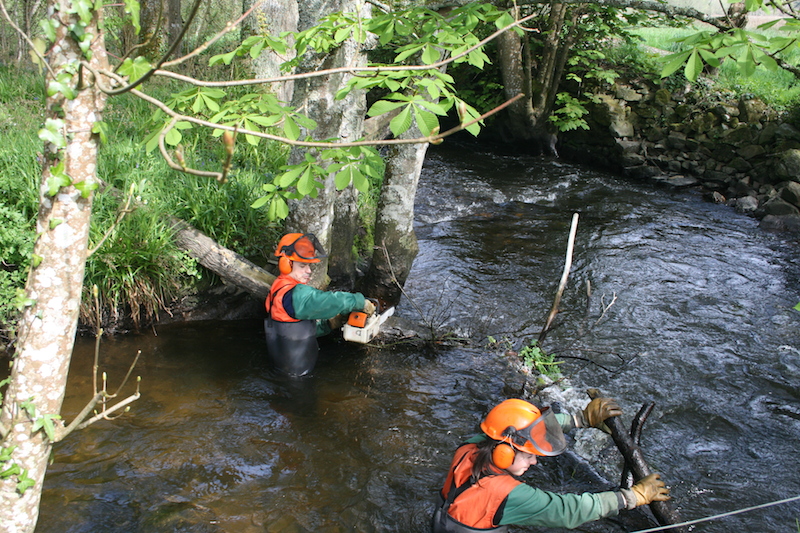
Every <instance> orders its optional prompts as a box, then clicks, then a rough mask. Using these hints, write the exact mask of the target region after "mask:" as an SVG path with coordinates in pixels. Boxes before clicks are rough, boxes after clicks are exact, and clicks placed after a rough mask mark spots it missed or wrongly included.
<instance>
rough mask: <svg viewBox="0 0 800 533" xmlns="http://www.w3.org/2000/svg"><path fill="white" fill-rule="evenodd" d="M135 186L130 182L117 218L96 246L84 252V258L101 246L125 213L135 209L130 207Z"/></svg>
mask: <svg viewBox="0 0 800 533" xmlns="http://www.w3.org/2000/svg"><path fill="white" fill-rule="evenodd" d="M135 188H136V185H135V184H132V185H131V188H130V190H129V191H128V196H127V198H126V201H125V207H123V208H122V209H120V211H119V213H118V214H117V219H116V220H115V221H114V223H113V224H111V226H110V227H109V228H108V230H107V231H106V232H105V234H104V235H103V238H101V239H100V242H98V243H97V246H95V247H94V248H92V249H91V250H89V251H88V252H87V254H86V258H87V259H88V258H89V257H91V255H92V254H93V253H95V252H96V251H97V250H99V249H100V247H101V246H103V243H104V242H106V239H108V237H109V236H110V235H111V233H112V232H113V231H114V229H115V228H116V227H117V225H118V224H119V223H120V222H122V219H123V218H125V215H127V214H128V213H132V212H134V211H135V210H136V208H135V207H134V208H133V209H131V203H132V202H133V192H134V189H135Z"/></svg>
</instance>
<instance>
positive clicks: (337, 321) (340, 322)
mask: <svg viewBox="0 0 800 533" xmlns="http://www.w3.org/2000/svg"><path fill="white" fill-rule="evenodd" d="M348 316H349V315H348V314H346V313H345V314H342V315H336V316H335V317H333V318H329V319H328V325H329V326H330V327H331V330H334V329H339V328H340V327H342V326H344V323H345V322H347V317H348Z"/></svg>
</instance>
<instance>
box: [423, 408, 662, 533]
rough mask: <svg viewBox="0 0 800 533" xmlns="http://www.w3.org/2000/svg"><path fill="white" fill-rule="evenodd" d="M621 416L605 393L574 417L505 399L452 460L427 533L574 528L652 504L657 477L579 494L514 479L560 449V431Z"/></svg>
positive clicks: (658, 494) (656, 498)
mask: <svg viewBox="0 0 800 533" xmlns="http://www.w3.org/2000/svg"><path fill="white" fill-rule="evenodd" d="M621 414H622V411H621V410H620V408H619V406H618V405H617V403H616V402H615V401H614V400H611V399H609V398H596V399H594V400H592V401H591V402H590V403H589V405H588V406H587V407H586V409H585V410H584V411H583V412H581V413H578V414H576V415H567V414H554V413H553V412H552V411H551V410H550V409H549V408H544V409H542V410H539V409H538V408H537V407H536V406H534V405H533V404H530V403H528V402H526V401H524V400H519V399H510V400H505V401H503V402H502V403H500V404H499V405H497V406H495V407H494V408H493V409H492V410H491V411H489V414H488V415H487V416H486V418H485V419H484V420H483V422H482V423H481V430H482V431H483V433H482V434H479V435H476V436H474V437H472V438H471V439H469V440H468V441H467V442H466V443H465V444H463V445H461V446H460V447H459V448H458V449H457V450H456V453H455V456H454V457H453V461H452V464H451V466H450V470H449V472H448V475H447V479H446V481H445V484H444V487H443V488H442V491H441V493H440V497H441V498H440V506H439V507H438V508H437V509H436V512H435V513H434V516H433V524H432V526H433V533H468V532H471V531H491V532H504V531H506V529H507V528H506V526H507V525H512V524H513V525H520V526H542V527H559V528H562V527H563V528H570V529H572V528H575V527H578V526H580V525H581V524H583V523H585V522H590V521H593V520H598V519H600V518H604V517H607V516H613V515H616V514H617V513H618V512H619V511H620V509H633V508H635V507H638V506H640V505H645V504H649V503H650V502H653V501H666V500H668V499H669V490H668V489H667V488H666V486H665V485H664V482H663V481H661V479H660V478H659V475H658V474H651V475H649V476H647V477H645V478H644V479H642V480H641V481H639V482H638V483H637V484H635V485H634V486H633V487H631V488H630V489H620V490H619V491H607V492H599V493H589V492H586V493H583V494H557V493H554V492H549V491H545V490H542V489H539V488H535V487H533V486H531V485H528V484H526V483H525V482H523V481H521V480H520V479H518V476H521V475H522V474H523V473H525V471H526V470H528V467H530V466H531V465H535V464H536V462H537V459H536V458H537V456H544V457H549V456H554V455H558V454H560V453H562V452H563V451H564V449H565V448H566V446H567V443H566V440H565V438H564V433H563V432H564V431H569V430H571V429H573V428H576V427H578V428H581V427H596V428H602V427H603V426H604V424H603V423H604V421H605V420H606V419H607V418H609V417H611V416H619V415H621Z"/></svg>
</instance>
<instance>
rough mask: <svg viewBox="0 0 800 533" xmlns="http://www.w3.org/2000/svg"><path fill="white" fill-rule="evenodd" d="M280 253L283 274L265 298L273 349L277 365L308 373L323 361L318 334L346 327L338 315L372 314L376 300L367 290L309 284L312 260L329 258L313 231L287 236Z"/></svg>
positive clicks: (294, 373) (266, 323) (266, 322)
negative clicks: (367, 295) (339, 289)
mask: <svg viewBox="0 0 800 533" xmlns="http://www.w3.org/2000/svg"><path fill="white" fill-rule="evenodd" d="M275 255H276V256H277V257H279V258H280V259H278V270H280V275H279V276H278V278H277V279H276V280H275V281H274V282H273V283H272V287H271V288H270V291H269V294H268V295H267V300H266V302H265V305H266V308H267V318H266V319H265V320H264V332H265V334H266V338H267V352H268V353H269V357H270V359H271V360H272V363H273V364H274V366H275V368H277V369H278V370H280V371H282V372H285V373H286V374H289V375H291V376H302V375H305V374H308V373H309V372H311V371H312V370H313V369H314V365H315V364H316V363H317V356H318V355H319V346H318V345H317V337H318V336H322V335H326V334H328V333H330V332H331V329H332V328H334V327H339V326H341V323H336V322H338V320H336V317H337V316H338V315H341V314H344V313H350V312H351V311H362V310H363V311H364V312H365V313H367V314H368V315H371V314H372V313H374V312H375V304H373V303H372V302H371V301H369V300H367V299H366V298H364V296H363V295H362V294H361V293H350V292H325V291H321V290H319V289H315V288H314V287H311V286H309V285H306V284H307V283H308V280H309V279H311V264H312V263H319V262H320V258H322V257H327V256H326V254H325V250H323V249H322V246H321V245H320V244H319V241H317V238H316V237H315V236H314V235H313V234H311V233H306V234H303V233H289V234H287V235H284V236H283V237H282V238H281V240H280V242H279V243H278V247H277V249H276V250H275ZM331 319H334V320H331Z"/></svg>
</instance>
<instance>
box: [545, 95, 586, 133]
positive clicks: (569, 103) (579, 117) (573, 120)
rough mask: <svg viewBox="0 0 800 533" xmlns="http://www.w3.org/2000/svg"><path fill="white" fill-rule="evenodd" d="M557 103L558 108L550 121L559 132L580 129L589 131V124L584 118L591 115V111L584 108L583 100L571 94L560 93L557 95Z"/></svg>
mask: <svg viewBox="0 0 800 533" xmlns="http://www.w3.org/2000/svg"><path fill="white" fill-rule="evenodd" d="M556 103H557V104H558V107H556V109H555V111H553V114H552V115H550V118H549V119H548V120H550V122H552V123H553V125H555V126H556V127H557V128H558V130H559V131H570V130H574V129H578V128H581V129H584V130H588V129H589V124H588V123H587V122H586V120H585V119H584V118H583V117H584V116H585V115H587V114H588V113H589V110H588V109H586V107H584V105H583V102H582V101H581V100H579V99H577V98H575V97H574V96H572V95H571V94H569V93H558V94H557V95H556Z"/></svg>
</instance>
